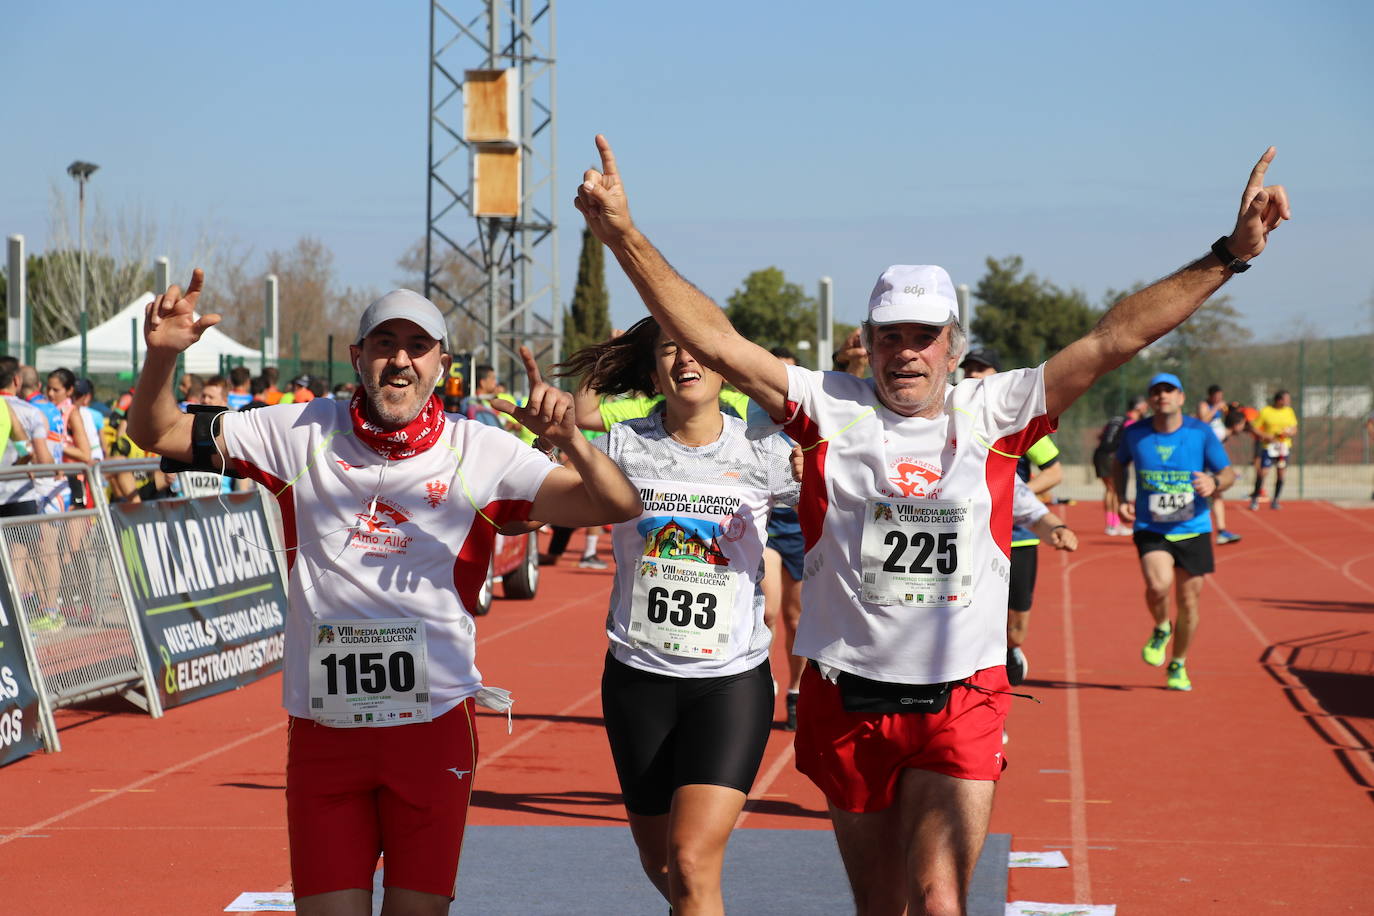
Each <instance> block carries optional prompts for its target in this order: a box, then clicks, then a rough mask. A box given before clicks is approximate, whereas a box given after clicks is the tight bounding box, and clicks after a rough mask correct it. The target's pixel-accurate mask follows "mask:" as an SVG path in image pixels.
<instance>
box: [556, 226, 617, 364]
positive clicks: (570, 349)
mask: <svg viewBox="0 0 1374 916" xmlns="http://www.w3.org/2000/svg"><path fill="white" fill-rule="evenodd" d="M610 336H611V297H610V295H609V294H608V293H607V292H606V256H605V251H604V249H603V248H602V247H601V242H600V241H598V240H597V238H596V236H594V235H592V233H591V230H589V229H583V230H582V253H581V254H580V255H579V256H578V259H577V286H576V287H575V288H574V289H573V295H572V304H571V305H570V307H569V308H568V310H567V311H566V312H564V316H563V358H564V359H566V358H567V357H569V356H571V355H572V354H573V353H576V352H577V351H578V350H580V349H581V348H583V347H585V346H587V345H588V344H594V343H598V342H600V341H603V340H605V339H606V338H607V337H610Z"/></svg>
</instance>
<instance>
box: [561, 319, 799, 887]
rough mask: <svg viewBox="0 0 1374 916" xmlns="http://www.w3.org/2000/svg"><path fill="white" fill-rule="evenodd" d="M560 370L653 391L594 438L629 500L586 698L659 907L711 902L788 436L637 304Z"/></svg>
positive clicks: (763, 662) (743, 743)
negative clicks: (726, 389)
mask: <svg viewBox="0 0 1374 916" xmlns="http://www.w3.org/2000/svg"><path fill="white" fill-rule="evenodd" d="M561 374H563V375H576V376H581V377H582V378H583V384H585V385H586V386H587V387H588V388H589V389H591V390H593V391H595V392H597V393H598V394H609V395H614V394H623V393H628V392H638V393H641V394H646V395H647V394H653V393H658V394H661V395H663V398H664V400H663V403H662V406H661V408H660V409H656V410H655V411H654V412H653V413H651V414H650V415H649V416H647V417H643V418H641V419H637V420H627V421H625V422H623V423H616V424H615V425H614V426H612V427H611V429H610V430H609V431H608V433H607V434H606V435H605V436H603V437H602V438H600V439H598V440H596V441H595V442H594V443H593V445H595V446H596V447H597V448H599V449H602V450H604V451H605V452H606V454H607V455H609V456H610V458H611V460H612V461H614V462H615V463H616V464H618V465H619V466H620V469H621V470H622V471H623V472H624V473H625V476H626V477H628V478H629V479H630V482H631V483H632V484H634V486H635V487H636V488H637V489H638V490H639V494H640V498H641V500H642V501H643V503H644V512H643V514H642V515H640V516H639V517H638V518H635V519H632V520H630V521H627V522H621V523H620V524H618V525H616V526H615V529H614V532H613V534H612V543H613V548H614V552H615V559H616V573H615V583H614V586H613V588H612V591H611V607H610V613H609V614H608V615H607V618H606V634H607V636H608V637H609V639H610V651H609V652H608V653H607V655H606V669H605V673H604V675H603V676H602V681H601V703H602V710H603V713H604V715H605V720H606V735H607V737H608V738H609V739H610V744H611V754H612V756H613V757H614V758H615V767H616V774H617V775H618V776H619V778H620V787H621V791H622V793H623V795H624V797H625V808H626V811H627V813H628V815H629V821H630V831H631V833H632V834H633V835H634V839H635V844H636V845H637V846H638V848H639V859H640V864H641V865H642V866H643V868H644V871H645V873H646V874H647V875H648V876H649V880H650V881H652V882H653V884H654V886H655V887H657V888H658V890H659V891H660V892H661V893H662V894H663V896H664V897H666V898H667V899H668V902H669V903H670V904H671V905H672V907H673V912H675V913H678V914H685V913H691V914H699V913H721V912H724V909H723V902H722V897H721V888H720V874H721V865H722V862H723V861H724V858H725V845H726V842H727V841H728V840H729V838H730V831H731V830H732V829H733V828H734V825H735V821H736V820H737V819H738V817H739V814H740V811H741V810H742V809H743V807H744V801H745V798H746V796H747V795H748V792H749V789H750V787H751V786H752V785H753V782H754V776H755V775H756V774H757V772H758V768H759V763H760V761H761V760H762V759H763V751H764V746H765V745H766V743H767V741H768V731H769V728H770V725H771V720H772V711H773V679H772V675H771V674H770V672H769V667H768V647H769V643H770V637H769V632H768V629H767V627H765V626H764V622H763V593H762V590H761V588H760V581H761V578H762V560H763V547H764V526H765V524H766V522H767V520H768V510H769V507H770V506H771V505H773V504H774V503H775V502H782V503H786V504H789V505H791V504H794V503H795V502H796V499H797V492H798V486H797V483H796V482H795V481H794V480H793V478H792V472H791V464H790V461H789V455H790V446H789V445H788V444H787V443H786V442H785V441H784V440H783V439H782V438H781V437H780V436H776V435H769V436H766V437H763V438H760V439H752V438H750V437H748V436H746V435H745V430H746V426H745V423H744V421H742V420H740V419H739V418H738V417H735V416H727V415H725V414H724V413H722V412H721V405H720V389H721V384H722V379H721V377H720V375H719V374H718V373H716V372H713V371H711V370H710V369H708V368H706V367H705V366H703V365H702V364H701V363H699V362H697V360H696V358H695V357H694V356H693V355H692V354H691V353H689V352H688V351H687V350H685V349H684V348H682V347H680V346H678V345H677V344H676V343H675V342H674V341H673V340H671V339H670V338H668V337H666V336H665V335H664V334H663V333H662V332H661V331H660V330H659V327H658V323H657V322H656V321H654V319H652V318H645V319H643V320H642V321H640V322H638V323H637V324H635V325H634V326H633V327H631V328H630V329H629V330H628V331H626V332H625V333H624V334H622V335H620V336H619V337H615V338H613V339H611V340H608V341H606V342H604V343H600V344H596V345H593V346H591V347H587V348H585V349H582V350H580V351H578V352H577V353H575V354H573V356H572V357H571V358H570V359H569V360H568V361H567V362H566V363H564V364H563V366H562V373H561Z"/></svg>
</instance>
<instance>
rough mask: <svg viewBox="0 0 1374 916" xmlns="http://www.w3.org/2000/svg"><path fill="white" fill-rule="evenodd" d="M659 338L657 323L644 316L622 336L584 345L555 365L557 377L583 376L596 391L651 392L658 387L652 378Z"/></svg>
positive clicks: (584, 381)
mask: <svg viewBox="0 0 1374 916" xmlns="http://www.w3.org/2000/svg"><path fill="white" fill-rule="evenodd" d="M658 337H659V327H658V322H657V321H655V320H654V319H653V318H652V317H649V318H641V319H640V320H639V321H636V322H635V323H634V324H632V325H630V328H629V330H627V331H626V332H625V333H624V334H621V335H620V336H619V337H616V338H613V339H611V340H603V341H602V342H601V343H594V344H591V345H590V346H586V347H583V348H582V349H581V350H578V351H577V352H576V353H574V354H573V355H572V356H569V357H568V358H567V359H565V360H564V361H563V362H561V363H559V364H558V365H556V366H554V369H555V372H554V373H553V374H554V377H555V378H569V377H576V378H580V379H581V380H582V383H583V384H584V385H586V386H587V387H588V388H589V389H590V390H592V391H595V392H596V393H597V394H606V395H616V394H630V393H638V394H644V395H652V394H654V393H655V392H656V391H657V390H658V389H657V388H655V387H654V379H653V371H654V344H655V343H656V342H657V341H658Z"/></svg>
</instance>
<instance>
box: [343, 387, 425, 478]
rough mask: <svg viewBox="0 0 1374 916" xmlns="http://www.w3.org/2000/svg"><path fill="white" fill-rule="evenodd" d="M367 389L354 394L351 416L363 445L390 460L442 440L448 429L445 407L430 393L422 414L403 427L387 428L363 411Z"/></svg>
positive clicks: (400, 457) (410, 453)
mask: <svg viewBox="0 0 1374 916" xmlns="http://www.w3.org/2000/svg"><path fill="white" fill-rule="evenodd" d="M363 397H364V394H363V389H362V388H359V389H358V390H357V391H356V392H354V394H353V400H352V401H351V402H350V403H349V405H348V415H349V416H350V417H351V418H352V419H353V434H354V435H355V436H357V437H358V438H359V439H360V440H361V441H362V442H363V444H365V445H366V446H367V447H368V448H370V449H372V450H373V451H374V452H376V453H377V454H379V455H381V456H382V457H383V458H386V459H387V460H389V461H400V460H401V459H402V458H409V457H411V456H412V455H418V454H420V453H421V452H423V451H426V450H428V449H429V447H430V446H432V445H433V444H434V443H436V442H438V441H439V434H440V433H441V432H443V429H444V407H443V404H442V403H440V401H439V398H438V397H436V396H435V395H432V394H431V395H430V396H429V400H428V401H426V402H425V406H424V407H422V408H421V409H420V413H419V414H418V415H417V416H416V417H415V419H414V420H411V421H410V422H409V423H407V424H406V425H405V426H404V427H402V428H401V429H396V430H385V429H382V428H381V427H380V426H378V425H377V424H376V423H373V422H372V421H371V420H369V419H368V418H367V415H366V414H365V413H364V410H363Z"/></svg>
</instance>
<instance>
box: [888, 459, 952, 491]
mask: <svg viewBox="0 0 1374 916" xmlns="http://www.w3.org/2000/svg"><path fill="white" fill-rule="evenodd" d="M893 471H894V472H895V473H894V474H893V476H891V477H889V478H888V480H890V481H892V485H893V486H895V487H896V488H897V490H898V491H899V492H900V493H901V495H902V496H907V497H911V496H918V497H919V496H925V495H926V491H927V490H928V489H929V488H930V486H931V484H934V483H936V482H938V481H939V479H940V472H939V471H938V470H936V469H935V468H933V467H931V466H929V465H927V464H924V463H921V464H917V463H915V462H913V461H899V462H897V466H896V467H895V468H893Z"/></svg>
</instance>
